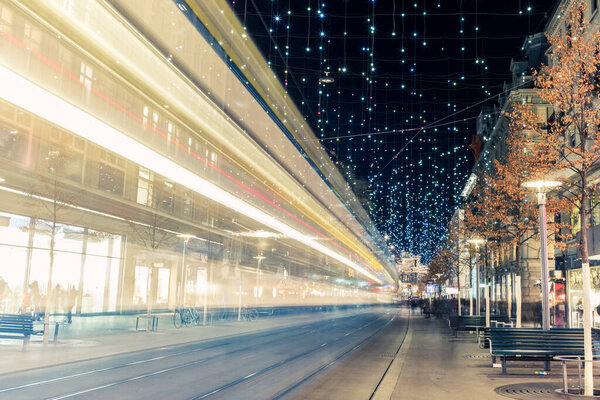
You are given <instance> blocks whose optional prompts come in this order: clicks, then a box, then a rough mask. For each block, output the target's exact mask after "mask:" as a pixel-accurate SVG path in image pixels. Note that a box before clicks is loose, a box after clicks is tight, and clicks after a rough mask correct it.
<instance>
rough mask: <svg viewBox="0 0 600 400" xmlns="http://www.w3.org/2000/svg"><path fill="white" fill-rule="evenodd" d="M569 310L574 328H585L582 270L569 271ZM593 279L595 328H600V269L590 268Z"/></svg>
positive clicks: (593, 324) (592, 293) (592, 298)
mask: <svg viewBox="0 0 600 400" xmlns="http://www.w3.org/2000/svg"><path fill="white" fill-rule="evenodd" d="M567 276H568V299H569V301H568V309H569V316H570V324H571V327H572V328H582V327H583V299H582V296H583V290H582V288H583V285H582V283H583V277H582V274H581V269H572V270H569V271H568V275H567ZM590 279H591V286H592V287H591V289H592V291H591V303H592V310H593V313H592V315H593V320H592V321H593V322H592V326H593V327H594V328H600V314H598V310H597V308H598V305H600V267H592V266H590Z"/></svg>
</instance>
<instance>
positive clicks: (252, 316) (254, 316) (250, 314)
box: [248, 310, 258, 321]
mask: <svg viewBox="0 0 600 400" xmlns="http://www.w3.org/2000/svg"><path fill="white" fill-rule="evenodd" d="M248 319H249V320H250V321H256V320H257V319H258V311H256V310H250V311H249V312H248Z"/></svg>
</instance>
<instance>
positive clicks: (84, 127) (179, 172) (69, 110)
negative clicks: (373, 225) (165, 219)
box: [0, 66, 383, 283]
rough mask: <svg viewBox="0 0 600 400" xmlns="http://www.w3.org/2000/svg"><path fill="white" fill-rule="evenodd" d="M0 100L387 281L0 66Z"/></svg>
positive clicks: (367, 274) (372, 276)
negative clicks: (0, 83)
mask: <svg viewBox="0 0 600 400" xmlns="http://www.w3.org/2000/svg"><path fill="white" fill-rule="evenodd" d="M0 81H1V82H2V83H3V84H2V85H0V98H2V99H4V100H6V101H8V102H10V103H13V104H15V105H16V106H18V107H21V108H23V109H25V110H27V111H30V112H31V113H33V114H36V115H38V116H39V117H41V118H43V119H45V120H47V121H49V122H51V123H53V124H55V125H58V126H60V127H62V128H64V129H66V130H68V131H71V132H73V133H75V134H77V135H79V136H81V137H82V138H84V139H86V140H89V141H90V142H92V143H95V144H97V145H99V146H101V147H104V148H105V149H107V150H109V151H112V152H114V153H116V154H119V155H120V156H123V157H125V158H127V159H128V160H131V161H132V162H134V163H136V164H139V165H141V166H143V167H145V168H148V169H151V170H153V171H156V172H158V173H160V174H161V175H163V176H164V177H165V178H167V179H169V180H170V181H173V182H176V183H178V184H180V185H182V186H185V187H187V188H189V189H191V190H194V191H195V192H197V193H199V194H201V195H203V196H206V197H207V198H209V199H211V200H214V201H216V202H218V203H220V204H223V205H224V206H226V207H228V208H230V209H231V210H234V211H236V212H239V213H241V214H243V215H246V216H248V217H250V218H251V219H253V220H255V221H258V222H260V223H262V224H264V225H266V226H268V227H270V228H272V229H274V230H276V231H278V232H280V233H282V234H284V235H285V236H287V237H289V238H292V239H295V240H297V241H299V242H301V243H304V244H306V245H307V246H309V247H312V248H313V249H315V250H317V251H319V252H321V253H323V254H325V255H328V256H330V257H331V258H333V259H335V260H337V261H339V262H341V263H343V264H345V265H347V266H348V267H350V268H352V269H354V270H355V271H357V272H359V273H361V274H363V275H365V276H367V277H369V278H370V279H373V280H375V281H377V282H379V283H383V282H382V281H381V280H380V279H379V278H378V277H377V276H375V275H374V274H372V273H371V272H369V271H368V270H366V269H364V268H362V267H361V266H359V265H357V264H356V263H354V262H352V261H351V260H349V259H348V258H346V257H344V256H342V255H341V254H338V253H337V252H335V251H333V250H331V249H329V248H327V247H325V246H323V245H322V244H320V243H317V242H316V241H315V240H314V239H313V238H311V237H309V236H306V235H304V234H302V233H301V232H299V231H297V230H296V229H294V228H292V227H291V226H289V225H287V224H285V223H283V222H281V221H279V220H278V219H276V218H275V217H274V216H272V215H269V214H267V213H265V212H263V211H262V210H260V209H258V208H256V207H254V206H252V205H250V204H249V203H246V202H245V201H243V200H241V199H239V198H237V197H235V196H234V195H232V194H231V193H229V192H227V191H225V190H223V189H221V188H220V187H218V186H216V185H214V184H213V183H211V182H209V181H207V180H205V179H203V178H201V177H200V176H198V175H196V174H194V173H193V172H191V171H189V170H187V169H186V168H183V167H182V166H180V165H178V164H176V163H174V162H173V161H171V160H170V159H168V158H167V157H164V156H162V155H160V154H159V153H157V152H155V151H153V150H151V149H149V148H147V147H145V146H144V145H142V144H141V143H139V142H137V141H135V140H134V139H132V138H130V137H129V136H127V135H125V134H123V133H122V132H120V131H118V130H117V129H114V128H113V127H111V126H109V125H107V124H105V123H104V122H102V121H100V120H98V119H97V118H95V117H93V116H91V115H89V114H87V113H86V112H84V111H82V110H81V109H79V108H77V107H75V106H73V105H71V104H69V103H67V102H66V101H64V100H62V99H61V98H59V97H57V96H55V95H54V94H52V93H50V92H48V91H46V90H45V89H43V88H41V87H39V86H37V85H36V84H34V83H32V82H30V81H28V80H26V79H24V78H23V77H21V76H20V75H17V74H15V73H14V72H12V71H10V70H8V69H7V68H6V67H4V66H0Z"/></svg>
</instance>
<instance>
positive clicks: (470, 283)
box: [469, 251, 473, 315]
mask: <svg viewBox="0 0 600 400" xmlns="http://www.w3.org/2000/svg"><path fill="white" fill-rule="evenodd" d="M469 315H473V265H472V261H471V251H469Z"/></svg>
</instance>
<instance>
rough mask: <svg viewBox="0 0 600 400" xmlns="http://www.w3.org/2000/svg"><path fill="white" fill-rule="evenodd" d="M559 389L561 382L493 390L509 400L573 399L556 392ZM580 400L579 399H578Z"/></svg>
mask: <svg viewBox="0 0 600 400" xmlns="http://www.w3.org/2000/svg"><path fill="white" fill-rule="evenodd" d="M560 387H561V382H529V383H516V384H511V385H504V386H500V387H497V388H496V389H494V390H495V392H496V393H498V394H499V395H501V396H504V397H508V398H510V399H519V400H528V399H562V400H565V399H574V398H575V397H571V396H564V395H562V394H559V393H557V392H556V390H557V389H559V388H560ZM579 398H581V397H579Z"/></svg>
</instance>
